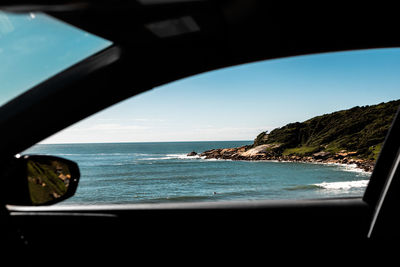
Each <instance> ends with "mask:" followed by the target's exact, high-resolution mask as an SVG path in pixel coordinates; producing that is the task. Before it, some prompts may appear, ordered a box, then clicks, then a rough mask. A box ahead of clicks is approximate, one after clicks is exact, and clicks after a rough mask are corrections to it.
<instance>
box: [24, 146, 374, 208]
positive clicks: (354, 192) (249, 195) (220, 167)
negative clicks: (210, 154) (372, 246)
mask: <svg viewBox="0 0 400 267" xmlns="http://www.w3.org/2000/svg"><path fill="white" fill-rule="evenodd" d="M251 143H252V142H251V141H232V142H229V141H224V142H164V143H103V144H55V145H49V144H39V145H36V146H34V147H32V148H30V149H29V150H27V151H25V152H24V153H25V154H28V153H31V154H47V155H54V156H60V157H63V158H67V159H70V160H73V161H75V162H77V163H78V165H79V167H80V170H81V180H80V183H79V186H78V190H77V192H76V194H75V196H74V197H72V198H70V199H68V200H66V201H64V202H63V203H62V204H108V203H113V204H114V203H148V202H151V203H154V202H163V203H165V202H183V201H222V200H255V199H257V200H258V199H309V198H329V197H349V196H361V195H362V194H363V192H364V190H365V187H366V185H367V183H368V179H369V176H370V174H369V173H365V172H362V171H360V170H357V169H355V168H354V167H351V166H350V167H349V166H339V165H326V164H310V163H292V162H271V161H230V160H206V159H202V158H200V157H198V156H195V157H188V156H186V154H187V153H189V152H191V151H197V152H203V151H205V150H208V149H212V148H228V147H237V146H242V145H247V144H251Z"/></svg>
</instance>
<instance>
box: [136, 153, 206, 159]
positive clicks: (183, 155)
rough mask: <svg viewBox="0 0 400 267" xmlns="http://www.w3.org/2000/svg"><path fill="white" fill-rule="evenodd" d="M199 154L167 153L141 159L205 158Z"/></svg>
mask: <svg viewBox="0 0 400 267" xmlns="http://www.w3.org/2000/svg"><path fill="white" fill-rule="evenodd" d="M203 158H204V157H200V156H199V155H195V156H188V155H187V154H166V155H165V156H162V157H151V158H143V159H141V160H166V159H203Z"/></svg>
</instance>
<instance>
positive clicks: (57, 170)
mask: <svg viewBox="0 0 400 267" xmlns="http://www.w3.org/2000/svg"><path fill="white" fill-rule="evenodd" d="M6 177H7V179H6V182H5V185H6V189H5V191H6V192H5V194H4V195H5V199H3V201H4V202H5V203H6V204H11V205H24V206H39V205H50V204H54V203H57V202H60V201H62V200H64V199H67V198H69V197H71V196H73V195H74V194H75V191H76V188H77V186H78V182H79V177H80V173H79V168H78V165H77V164H76V163H75V162H73V161H70V160H67V159H63V158H59V157H54V156H45V155H23V156H21V157H18V158H15V160H14V163H13V164H12V166H11V168H10V169H9V171H8V172H7V174H6Z"/></svg>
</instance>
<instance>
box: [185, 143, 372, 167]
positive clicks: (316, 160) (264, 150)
mask: <svg viewBox="0 0 400 267" xmlns="http://www.w3.org/2000/svg"><path fill="white" fill-rule="evenodd" d="M187 156H198V157H200V158H202V159H222V160H232V161H271V162H298V163H312V164H332V165H339V166H349V167H352V168H355V169H359V170H361V171H363V172H365V173H372V171H373V169H374V166H375V162H374V161H372V160H367V159H361V158H358V157H357V156H356V153H355V152H339V153H335V154H332V153H329V152H324V151H322V152H318V153H314V154H311V155H307V156H299V155H282V154H281V153H276V152H273V151H271V150H270V147H269V146H268V145H260V146H256V147H250V146H242V147H236V148H224V149H221V148H217V149H211V150H207V151H204V152H202V153H199V154H197V153H196V152H194V151H193V152H191V153H189V154H187Z"/></svg>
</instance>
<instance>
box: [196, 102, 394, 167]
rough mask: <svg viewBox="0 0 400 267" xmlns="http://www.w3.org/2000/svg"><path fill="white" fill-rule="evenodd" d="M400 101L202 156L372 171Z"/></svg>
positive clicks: (266, 135) (299, 124)
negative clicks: (340, 165)
mask: <svg viewBox="0 0 400 267" xmlns="http://www.w3.org/2000/svg"><path fill="white" fill-rule="evenodd" d="M399 106H400V100H396V101H390V102H387V103H380V104H377V105H371V106H362V107H359V106H357V107H353V108H351V109H347V110H341V111H337V112H333V113H330V114H325V115H321V116H317V117H314V118H312V119H309V120H306V121H304V122H295V123H290V124H287V125H285V126H283V127H281V128H276V129H274V130H272V131H271V132H270V133H267V132H262V133H260V134H259V135H258V136H257V137H256V138H255V140H254V144H253V145H249V146H244V147H239V148H226V149H212V150H208V151H205V152H203V153H201V154H200V156H202V157H205V158H220V159H232V160H285V161H286V160H287V161H303V162H304V161H305V162H314V161H317V162H328V163H343V164H357V165H358V166H359V167H360V168H362V169H364V170H366V171H371V170H372V169H373V165H374V162H375V160H376V159H377V157H378V154H379V151H380V149H381V147H382V144H383V141H384V140H385V136H386V134H387V132H388V130H389V128H390V125H391V123H392V121H393V118H394V116H395V114H396V111H397V109H398V108H399Z"/></svg>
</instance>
